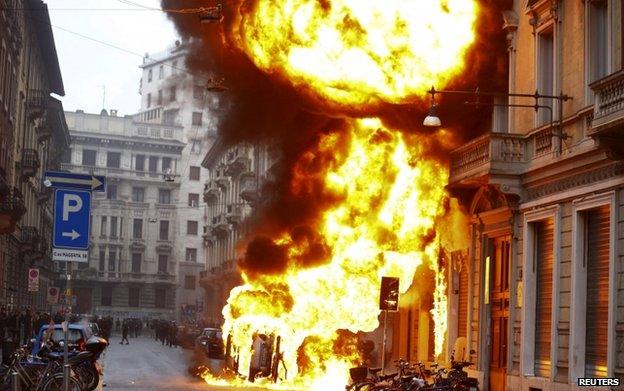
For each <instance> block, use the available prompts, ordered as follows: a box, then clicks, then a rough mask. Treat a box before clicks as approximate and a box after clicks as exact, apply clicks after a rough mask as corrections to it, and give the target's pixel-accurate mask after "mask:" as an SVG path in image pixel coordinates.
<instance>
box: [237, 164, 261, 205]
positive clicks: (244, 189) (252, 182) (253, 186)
mask: <svg viewBox="0 0 624 391" xmlns="http://www.w3.org/2000/svg"><path fill="white" fill-rule="evenodd" d="M240 197H241V198H242V199H243V200H245V201H247V202H249V203H250V204H253V203H255V202H256V201H257V200H258V180H257V178H256V174H255V173H253V172H251V171H247V172H245V173H244V174H242V175H241V177H240Z"/></svg>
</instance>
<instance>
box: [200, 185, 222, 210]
mask: <svg viewBox="0 0 624 391" xmlns="http://www.w3.org/2000/svg"><path fill="white" fill-rule="evenodd" d="M219 194H221V191H220V190H219V188H218V187H217V185H216V183H215V182H214V181H210V183H206V184H205V185H204V202H205V203H207V204H208V205H212V204H214V203H215V202H217V201H218V200H219Z"/></svg>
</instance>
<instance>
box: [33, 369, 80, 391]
mask: <svg viewBox="0 0 624 391" xmlns="http://www.w3.org/2000/svg"><path fill="white" fill-rule="evenodd" d="M69 389H70V390H71V391H81V389H82V385H81V384H80V382H79V381H78V379H76V378H75V377H70V378H69ZM41 390H42V391H63V374H62V373H56V374H54V375H52V376H50V378H49V379H48V380H46V382H45V383H43V386H42V387H41Z"/></svg>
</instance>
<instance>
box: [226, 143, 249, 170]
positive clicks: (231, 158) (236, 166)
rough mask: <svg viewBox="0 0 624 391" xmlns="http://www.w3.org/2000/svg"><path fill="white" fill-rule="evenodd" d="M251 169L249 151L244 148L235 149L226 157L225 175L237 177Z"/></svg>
mask: <svg viewBox="0 0 624 391" xmlns="http://www.w3.org/2000/svg"><path fill="white" fill-rule="evenodd" d="M249 167H251V159H250V158H249V150H248V148H246V147H237V148H235V149H234V150H233V151H230V152H229V153H228V155H227V166H226V169H225V173H226V175H230V176H237V175H239V174H240V173H242V172H245V171H247V170H248V169H249Z"/></svg>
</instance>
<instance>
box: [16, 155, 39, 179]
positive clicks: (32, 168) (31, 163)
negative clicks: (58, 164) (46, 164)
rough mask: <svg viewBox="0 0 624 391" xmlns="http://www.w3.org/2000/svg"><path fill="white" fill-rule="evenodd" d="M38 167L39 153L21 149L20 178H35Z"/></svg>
mask: <svg viewBox="0 0 624 391" xmlns="http://www.w3.org/2000/svg"><path fill="white" fill-rule="evenodd" d="M40 166H41V161H40V160H39V152H38V151H37V150H36V149H30V148H24V149H22V160H21V162H20V169H21V174H22V178H29V177H33V176H35V175H36V174H37V170H39V167H40Z"/></svg>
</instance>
